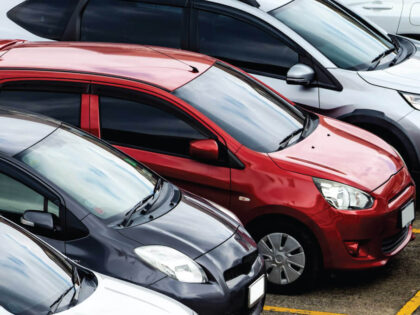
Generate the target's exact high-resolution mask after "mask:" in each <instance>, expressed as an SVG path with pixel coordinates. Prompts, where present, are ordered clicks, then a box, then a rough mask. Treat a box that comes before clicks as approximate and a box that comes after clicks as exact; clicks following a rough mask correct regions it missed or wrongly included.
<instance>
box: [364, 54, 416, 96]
mask: <svg viewBox="0 0 420 315" xmlns="http://www.w3.org/2000/svg"><path fill="white" fill-rule="evenodd" d="M419 48H420V47H418V48H417V52H416V53H415V54H414V55H412V56H411V57H409V58H408V59H407V60H405V61H403V62H401V63H399V64H397V65H395V66H392V67H389V68H386V69H382V70H375V71H359V75H360V76H361V77H362V78H363V79H364V80H365V81H367V82H368V83H370V84H373V85H377V86H381V87H384V88H388V89H394V90H398V91H402V92H409V93H416V94H420V75H419V70H418V69H420V51H419Z"/></svg>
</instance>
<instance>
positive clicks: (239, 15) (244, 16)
mask: <svg viewBox="0 0 420 315" xmlns="http://www.w3.org/2000/svg"><path fill="white" fill-rule="evenodd" d="M199 10H204V11H207V12H210V13H216V14H217V13H218V14H223V15H226V16H230V17H231V18H234V19H237V20H239V21H242V22H244V23H247V24H249V25H251V26H254V27H257V28H259V29H261V30H262V31H264V32H266V33H268V34H270V35H272V36H274V37H275V38H277V39H279V40H281V41H283V42H284V43H285V45H287V46H289V48H291V49H293V50H295V51H296V53H297V54H298V55H299V62H302V63H306V64H308V61H309V62H310V63H309V64H308V65H309V66H311V67H314V68H315V69H314V70H315V71H316V72H317V73H318V72H321V73H322V75H323V76H325V77H326V79H327V80H328V81H329V82H326V81H325V82H324V81H322V82H321V81H316V82H314V84H313V85H312V86H314V87H320V88H325V89H329V90H335V91H342V90H343V86H342V85H341V84H340V82H339V81H338V80H337V79H336V78H335V77H334V76H333V75H332V74H331V73H330V72H329V71H328V70H327V69H325V67H323V66H322V65H321V64H320V63H319V62H318V61H317V60H316V59H314V58H313V57H312V55H311V54H309V53H308V52H307V51H306V50H305V49H303V48H302V47H301V46H300V45H298V44H296V42H294V41H293V40H292V39H291V38H289V37H288V36H287V35H285V34H283V33H282V32H280V31H279V30H278V29H276V28H274V27H272V26H271V25H270V24H268V23H266V22H265V21H263V20H261V19H259V18H257V17H255V16H253V15H251V14H248V13H246V12H244V11H241V10H238V9H236V8H232V7H229V6H226V5H223V4H216V3H212V2H207V1H197V0H193V10H192V11H193V12H192V20H191V21H192V22H191V27H190V32H191V36H190V37H191V38H190V47H189V49H190V50H192V51H195V52H199V44H198V32H199V31H198V24H197V23H198V11H199ZM226 61H227V60H226ZM242 69H243V70H245V71H246V72H249V73H254V74H257V75H263V76H268V77H272V78H276V79H280V80H285V79H286V77H285V76H284V75H279V74H276V73H271V72H264V71H256V70H254V69H250V68H246V67H242ZM317 76H318V75H317Z"/></svg>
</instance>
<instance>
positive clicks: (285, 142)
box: [277, 128, 305, 150]
mask: <svg viewBox="0 0 420 315" xmlns="http://www.w3.org/2000/svg"><path fill="white" fill-rule="evenodd" d="M304 130H305V128H299V129H297V130H295V131H293V132H292V133H291V134H290V135H288V136H287V137H286V138H284V139H283V140H282V141H281V142H280V144H279V148H278V149H277V150H281V149H284V148H285V147H287V145H288V144H289V142H290V140H292V139H293V137H295V136H296V135H298V134H299V133H303V131H304Z"/></svg>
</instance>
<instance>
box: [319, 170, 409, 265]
mask: <svg viewBox="0 0 420 315" xmlns="http://www.w3.org/2000/svg"><path fill="white" fill-rule="evenodd" d="M371 194H372V195H373V196H374V197H375V203H374V206H373V207H372V209H368V210H358V211H338V210H331V211H335V212H336V216H335V220H334V223H333V224H330V225H329V226H328V227H324V229H323V230H324V235H325V236H324V237H325V239H326V240H327V241H326V242H327V246H328V249H329V250H328V252H329V253H330V255H331V256H332V257H328V258H329V259H327V261H328V262H329V264H328V265H327V266H326V267H327V268H328V269H366V268H372V267H380V266H383V265H385V264H386V263H387V262H388V260H389V259H390V258H391V257H392V256H395V255H396V254H398V253H399V252H400V251H401V250H402V249H403V248H404V247H405V246H406V245H407V244H408V243H409V241H410V240H411V239H412V238H413V234H412V227H411V225H410V226H407V227H406V229H403V228H402V227H401V224H400V216H401V209H403V208H404V207H405V206H406V205H407V204H408V203H410V202H414V201H415V186H414V183H413V182H412V179H411V177H410V175H409V173H408V170H407V169H406V168H404V169H402V170H401V171H400V172H398V173H397V174H395V175H394V176H392V177H391V178H390V180H389V181H388V182H387V183H385V184H383V185H382V186H381V187H379V188H377V189H376V190H375V191H373V192H372V193H371Z"/></svg>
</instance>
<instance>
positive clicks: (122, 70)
mask: <svg viewBox="0 0 420 315" xmlns="http://www.w3.org/2000/svg"><path fill="white" fill-rule="evenodd" d="M0 57H1V58H0V70H1V69H33V70H44V71H45V70H49V71H64V72H76V73H88V74H99V75H104V76H111V77H120V78H124V79H129V80H135V81H142V82H145V83H148V84H150V85H154V86H158V87H161V88H163V89H166V90H169V91H173V90H175V89H177V88H178V87H180V86H182V85H184V84H186V83H188V82H189V81H191V80H193V79H195V78H196V77H198V76H199V75H201V74H202V73H203V72H205V71H206V70H207V69H208V68H209V67H211V66H212V65H213V64H214V63H215V61H216V60H215V59H214V58H211V57H207V56H204V55H201V54H197V53H193V52H187V51H183V50H180V49H170V48H162V47H154V46H140V45H132V44H112V43H87V42H26V41H16V40H15V41H0Z"/></svg>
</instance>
